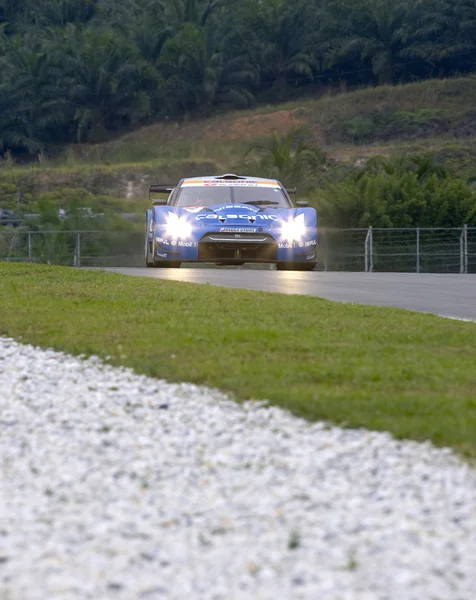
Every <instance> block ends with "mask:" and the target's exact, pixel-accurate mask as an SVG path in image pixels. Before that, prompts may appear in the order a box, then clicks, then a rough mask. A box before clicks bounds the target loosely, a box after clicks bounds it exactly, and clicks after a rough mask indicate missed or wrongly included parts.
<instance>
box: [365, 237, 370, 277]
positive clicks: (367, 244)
mask: <svg viewBox="0 0 476 600" xmlns="http://www.w3.org/2000/svg"><path fill="white" fill-rule="evenodd" d="M369 237H370V227H369V229H368V231H367V235H366V236H365V242H364V261H365V266H364V268H365V272H366V273H368V272H369Z"/></svg>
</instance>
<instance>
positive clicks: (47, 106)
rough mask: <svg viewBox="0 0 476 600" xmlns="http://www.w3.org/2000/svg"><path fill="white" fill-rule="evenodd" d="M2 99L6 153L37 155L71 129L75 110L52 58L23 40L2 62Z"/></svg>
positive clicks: (19, 38) (1, 121) (0, 125)
mask: <svg viewBox="0 0 476 600" xmlns="http://www.w3.org/2000/svg"><path fill="white" fill-rule="evenodd" d="M0 99H1V106H0V132H1V134H0V135H1V138H2V140H1V142H0V143H1V144H2V145H3V148H4V149H6V148H7V147H8V148H11V149H16V150H23V151H24V150H26V151H28V152H29V153H30V154H35V153H38V152H40V150H42V148H43V147H44V145H45V143H47V142H48V141H51V140H53V139H55V137H56V139H58V138H60V136H58V133H59V134H60V135H61V133H62V132H63V131H64V130H65V129H66V130H67V128H68V121H69V119H70V117H71V114H72V113H71V106H70V104H69V103H68V100H67V98H66V96H65V93H64V89H62V88H61V80H60V79H59V78H58V77H57V73H56V72H55V70H54V65H53V63H52V61H51V57H50V56H48V54H47V53H46V52H44V51H43V49H42V47H41V46H40V45H39V44H38V43H35V44H32V43H30V40H28V39H25V38H24V37H22V36H16V37H14V38H13V39H12V40H10V42H9V43H8V44H7V46H6V49H5V54H4V55H3V56H2V57H1V58H0ZM60 139H61V138H60Z"/></svg>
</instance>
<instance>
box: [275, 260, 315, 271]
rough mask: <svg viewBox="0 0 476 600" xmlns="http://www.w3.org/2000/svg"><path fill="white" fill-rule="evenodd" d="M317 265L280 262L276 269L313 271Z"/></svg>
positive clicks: (312, 263) (313, 263)
mask: <svg viewBox="0 0 476 600" xmlns="http://www.w3.org/2000/svg"><path fill="white" fill-rule="evenodd" d="M316 264H317V263H316V262H290V261H287V262H278V263H276V269H277V270H278V271H313V270H314V269H315V268H316Z"/></svg>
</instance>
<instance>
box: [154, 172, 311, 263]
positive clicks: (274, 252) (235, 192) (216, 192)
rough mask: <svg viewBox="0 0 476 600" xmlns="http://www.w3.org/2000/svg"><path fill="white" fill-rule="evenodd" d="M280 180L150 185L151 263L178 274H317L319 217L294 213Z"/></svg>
mask: <svg viewBox="0 0 476 600" xmlns="http://www.w3.org/2000/svg"><path fill="white" fill-rule="evenodd" d="M293 192H295V190H287V189H286V188H284V187H283V186H282V184H281V183H280V182H279V181H276V180H275V179H262V178H259V177H241V176H239V175H233V174H229V175H219V176H208V177H193V178H189V179H182V180H181V181H180V183H179V184H178V185H151V186H150V188H149V199H150V197H151V195H152V194H168V195H169V196H168V199H157V198H154V199H153V200H152V205H153V207H152V208H151V209H148V210H147V213H146V240H145V262H146V265H147V266H148V267H174V268H178V267H180V265H181V264H182V263H183V262H212V263H215V264H217V265H243V264H244V263H276V267H277V268H278V269H283V270H284V269H285V270H297V271H312V269H314V267H315V266H316V250H317V215H316V211H315V210H314V209H313V208H309V207H308V206H307V202H305V201H298V202H296V207H294V206H293V203H292V201H291V198H290V196H289V194H290V193H293Z"/></svg>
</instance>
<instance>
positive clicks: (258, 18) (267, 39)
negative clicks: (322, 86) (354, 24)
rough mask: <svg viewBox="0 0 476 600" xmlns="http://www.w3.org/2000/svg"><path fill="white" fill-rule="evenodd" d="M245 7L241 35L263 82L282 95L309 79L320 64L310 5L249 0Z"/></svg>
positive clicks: (276, 0) (299, 2)
mask: <svg viewBox="0 0 476 600" xmlns="http://www.w3.org/2000/svg"><path fill="white" fill-rule="evenodd" d="M245 7H246V10H245V11H244V13H245V15H246V17H245V19H244V23H243V26H244V28H245V31H243V37H244V39H245V40H246V43H247V44H248V45H249V46H251V48H252V53H253V55H254V57H255V60H256V63H257V66H258V67H259V70H260V72H261V75H262V80H263V82H265V83H266V82H269V83H270V84H271V85H272V86H273V87H274V91H275V92H276V93H277V94H278V97H283V96H284V95H285V91H286V88H287V86H288V85H289V84H291V83H293V82H299V83H301V82H302V81H310V80H312V78H313V75H314V73H315V72H316V70H317V69H318V66H319V56H318V52H317V41H316V38H315V35H316V30H315V27H313V21H312V14H311V9H312V4H310V3H309V2H307V1H306V0H297V2H294V3H289V2H286V1H285V0H267V1H266V2H259V3H258V4H256V2H254V0H250V1H249V2H248V3H247V4H246V5H245Z"/></svg>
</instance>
